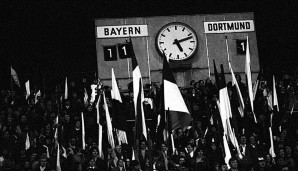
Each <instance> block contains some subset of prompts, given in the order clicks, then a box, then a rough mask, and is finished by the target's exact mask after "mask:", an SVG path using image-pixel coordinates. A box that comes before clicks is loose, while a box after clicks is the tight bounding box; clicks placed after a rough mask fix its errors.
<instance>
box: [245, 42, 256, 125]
mask: <svg viewBox="0 0 298 171" xmlns="http://www.w3.org/2000/svg"><path fill="white" fill-rule="evenodd" d="M245 74H246V80H247V87H248V97H249V100H250V106H251V111H252V114H253V116H254V120H255V122H256V123H257V118H256V115H255V113H254V105H253V91H252V81H251V70H250V52H249V43H248V36H247V43H246V58H245Z"/></svg>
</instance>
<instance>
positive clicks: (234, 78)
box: [229, 62, 245, 117]
mask: <svg viewBox="0 0 298 171" xmlns="http://www.w3.org/2000/svg"><path fill="white" fill-rule="evenodd" d="M229 68H230V72H231V75H232V85H233V86H235V87H236V92H237V95H238V101H239V107H238V110H239V113H240V115H241V117H244V108H245V105H244V101H243V97H242V94H241V91H240V88H239V85H238V82H237V80H236V77H235V74H234V72H233V69H232V65H231V63H230V62H229Z"/></svg>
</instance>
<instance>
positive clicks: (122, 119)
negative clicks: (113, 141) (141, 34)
mask: <svg viewBox="0 0 298 171" xmlns="http://www.w3.org/2000/svg"><path fill="white" fill-rule="evenodd" d="M111 97H112V103H113V108H112V118H113V125H114V128H115V129H116V134H117V137H118V142H119V144H121V143H126V144H127V136H126V131H125V130H126V127H127V123H126V116H125V113H123V104H122V99H121V95H120V92H119V88H118V85H117V81H116V77H115V73H114V69H113V68H112V90H111Z"/></svg>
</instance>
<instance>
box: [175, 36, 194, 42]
mask: <svg viewBox="0 0 298 171" xmlns="http://www.w3.org/2000/svg"><path fill="white" fill-rule="evenodd" d="M191 38H193V36H189V37H185V38H183V39H180V40H178V42H179V43H180V42H184V41H186V40H189V39H191Z"/></svg>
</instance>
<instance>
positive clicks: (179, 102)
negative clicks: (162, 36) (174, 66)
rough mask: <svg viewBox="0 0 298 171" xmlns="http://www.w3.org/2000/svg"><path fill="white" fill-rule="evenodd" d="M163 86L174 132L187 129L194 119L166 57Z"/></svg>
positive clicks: (166, 108)
mask: <svg viewBox="0 0 298 171" xmlns="http://www.w3.org/2000/svg"><path fill="white" fill-rule="evenodd" d="M163 85H164V89H163V91H164V110H169V115H170V118H171V122H169V123H168V124H170V126H171V128H172V130H176V129H177V128H182V129H185V128H186V127H187V126H189V124H190V122H191V121H192V117H191V115H190V113H189V111H188V109H187V107H186V104H185V101H184V99H183V97H182V95H181V92H180V90H179V88H178V86H177V84H176V81H175V78H174V75H173V73H172V71H171V68H170V65H169V63H168V61H167V60H166V57H165V55H164V61H163Z"/></svg>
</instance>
